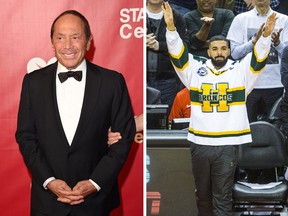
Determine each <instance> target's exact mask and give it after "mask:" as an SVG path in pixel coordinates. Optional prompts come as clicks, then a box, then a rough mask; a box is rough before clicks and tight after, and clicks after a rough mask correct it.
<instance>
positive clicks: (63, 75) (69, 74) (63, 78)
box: [58, 71, 82, 83]
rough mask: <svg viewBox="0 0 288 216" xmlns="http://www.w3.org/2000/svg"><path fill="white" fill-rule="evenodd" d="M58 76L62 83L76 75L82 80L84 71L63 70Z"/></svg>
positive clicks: (78, 79)
mask: <svg viewBox="0 0 288 216" xmlns="http://www.w3.org/2000/svg"><path fill="white" fill-rule="evenodd" d="M58 77H59V80H60V82H61V83H63V82H65V81H66V80H67V79H68V78H69V77H74V78H75V79H76V80H77V81H81V79H82V71H68V72H61V73H59V74H58Z"/></svg>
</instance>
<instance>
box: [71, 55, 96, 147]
mask: <svg viewBox="0 0 288 216" xmlns="http://www.w3.org/2000/svg"><path fill="white" fill-rule="evenodd" d="M86 73H87V74H86V85H85V92H84V99H83V105H82V110H81V115H80V119H79V123H78V126H77V130H76V133H75V135H74V138H73V141H72V144H71V147H73V146H74V145H76V144H77V143H78V140H79V138H80V137H81V135H82V134H83V132H84V131H85V128H86V127H87V125H88V124H89V122H90V119H91V118H92V117H91V115H94V113H95V107H96V105H97V103H98V100H99V93H100V91H99V89H100V85H101V76H100V71H99V70H97V68H94V67H92V64H91V63H90V62H89V61H87V72H86ZM98 104H99V103H98Z"/></svg>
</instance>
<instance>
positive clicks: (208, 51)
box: [207, 48, 211, 57]
mask: <svg viewBox="0 0 288 216" xmlns="http://www.w3.org/2000/svg"><path fill="white" fill-rule="evenodd" d="M207 53H208V56H209V57H211V55H210V50H209V48H208V49H207Z"/></svg>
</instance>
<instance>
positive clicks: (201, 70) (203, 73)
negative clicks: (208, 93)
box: [197, 67, 208, 76]
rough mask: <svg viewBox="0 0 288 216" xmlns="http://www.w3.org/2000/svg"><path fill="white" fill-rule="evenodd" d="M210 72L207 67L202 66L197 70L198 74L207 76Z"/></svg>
mask: <svg viewBox="0 0 288 216" xmlns="http://www.w3.org/2000/svg"><path fill="white" fill-rule="evenodd" d="M207 73H208V71H207V68H205V67H200V68H199V70H198V71H197V74H198V75H199V76H205V75H206V74H207Z"/></svg>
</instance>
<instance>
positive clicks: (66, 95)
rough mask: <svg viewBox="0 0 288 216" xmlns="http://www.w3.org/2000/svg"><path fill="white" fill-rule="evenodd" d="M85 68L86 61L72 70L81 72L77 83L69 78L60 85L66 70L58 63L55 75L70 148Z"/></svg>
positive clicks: (78, 117) (58, 101) (59, 105)
mask: <svg viewBox="0 0 288 216" xmlns="http://www.w3.org/2000/svg"><path fill="white" fill-rule="evenodd" d="M86 68H87V67H86V61H85V60H84V61H83V62H82V63H81V64H80V65H79V66H78V67H77V68H76V69H74V70H72V71H79V70H80V71H82V80H81V81H77V80H76V79H74V78H73V77H70V78H68V79H67V80H66V81H65V82H63V83H61V82H60V80H59V78H58V74H59V73H60V72H67V71H68V69H67V68H66V67H64V66H63V65H61V64H60V62H58V67H57V73H56V97H57V104H58V110H59V114H60V118H61V123H62V126H63V129H64V132H65V135H66V138H67V141H68V143H69V145H70V146H71V144H72V142H73V138H74V135H75V133H76V129H77V126H78V123H79V119H80V115H81V109H82V105H83V98H84V91H85V84H86ZM54 179H55V178H54V177H50V178H48V179H47V180H46V181H45V182H44V184H43V186H44V188H46V186H47V184H48V183H49V182H50V181H52V180H54ZM89 180H90V182H91V183H92V184H93V185H94V186H95V187H96V188H97V190H98V191H99V190H100V189H101V188H100V187H99V185H97V184H96V183H95V182H94V181H92V180H91V179H89Z"/></svg>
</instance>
